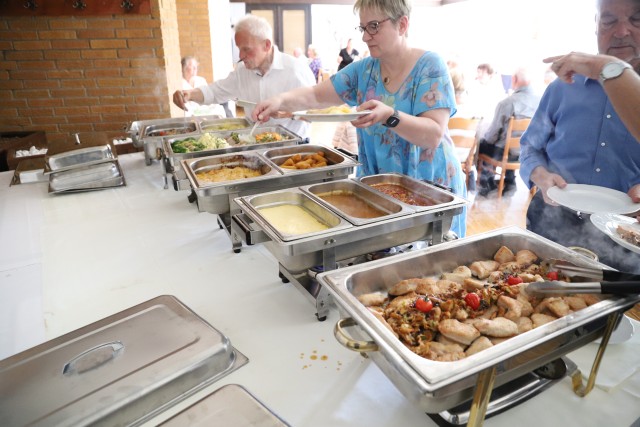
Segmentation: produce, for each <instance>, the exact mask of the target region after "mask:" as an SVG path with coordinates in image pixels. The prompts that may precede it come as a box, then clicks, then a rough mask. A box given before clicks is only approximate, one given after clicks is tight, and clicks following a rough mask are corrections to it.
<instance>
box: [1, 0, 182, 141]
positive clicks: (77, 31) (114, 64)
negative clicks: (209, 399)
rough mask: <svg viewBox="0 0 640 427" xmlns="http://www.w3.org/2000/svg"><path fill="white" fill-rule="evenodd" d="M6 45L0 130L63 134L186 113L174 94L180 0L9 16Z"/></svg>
mask: <svg viewBox="0 0 640 427" xmlns="http://www.w3.org/2000/svg"><path fill="white" fill-rule="evenodd" d="M160 5H162V7H161V6H160ZM0 52H1V57H0V132H5V131H26V130H44V131H46V133H47V139H48V140H50V141H56V140H62V139H66V138H68V137H69V135H71V134H73V133H76V132H91V131H100V132H110V133H121V131H122V129H123V128H124V126H125V125H126V124H127V123H128V122H130V121H133V120H145V119H153V118H163V117H170V116H172V115H173V116H176V115H178V114H181V113H179V110H177V107H175V106H173V105H172V104H171V101H170V97H171V94H172V92H173V90H174V89H175V88H178V87H179V86H180V78H181V74H180V64H179V61H180V56H179V54H180V48H179V42H178V28H177V16H176V9H175V0H169V1H167V0H152V2H151V14H150V15H149V14H143V15H108V16H95V17H74V16H56V17H52V16H42V17H38V16H35V17H3V19H2V20H1V21H0ZM176 63H177V65H176Z"/></svg>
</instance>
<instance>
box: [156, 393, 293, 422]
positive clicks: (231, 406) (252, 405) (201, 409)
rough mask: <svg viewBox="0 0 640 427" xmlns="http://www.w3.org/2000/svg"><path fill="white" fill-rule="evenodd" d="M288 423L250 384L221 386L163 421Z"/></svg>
mask: <svg viewBox="0 0 640 427" xmlns="http://www.w3.org/2000/svg"><path fill="white" fill-rule="evenodd" d="M211 426H233V427H287V426H289V424H287V423H286V422H285V421H283V420H282V419H281V418H280V417H278V416H277V415H276V414H274V413H273V412H272V411H271V410H270V409H269V408H267V407H266V406H265V405H264V404H263V403H262V402H260V401H259V400H258V399H257V398H256V397H255V396H254V395H252V394H251V393H250V392H249V391H247V389H246V388H244V387H242V386H240V385H237V384H228V385H226V386H224V387H220V388H219V389H218V390H216V391H214V392H213V393H211V394H210V395H208V396H207V397H205V398H203V399H202V400H200V401H198V402H196V403H194V404H193V405H191V406H190V407H188V408H187V409H185V410H184V411H182V412H180V413H179V414H177V415H175V416H174V417H172V418H170V419H168V420H167V421H165V422H164V423H162V424H160V427H211Z"/></svg>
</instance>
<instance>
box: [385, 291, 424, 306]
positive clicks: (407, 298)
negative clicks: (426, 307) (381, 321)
mask: <svg viewBox="0 0 640 427" xmlns="http://www.w3.org/2000/svg"><path fill="white" fill-rule="evenodd" d="M417 297H418V295H417V294H416V293H415V292H411V293H408V294H406V295H402V296H399V297H395V298H394V299H392V300H391V301H390V302H389V305H388V306H387V311H388V310H392V311H393V310H397V309H400V308H403V307H410V306H412V305H413V303H414V302H415V300H416V298H417Z"/></svg>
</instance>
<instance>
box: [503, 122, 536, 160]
mask: <svg viewBox="0 0 640 427" xmlns="http://www.w3.org/2000/svg"><path fill="white" fill-rule="evenodd" d="M529 123H531V119H516V118H515V117H511V119H510V120H509V125H508V126H507V139H506V142H505V144H504V154H503V156H502V161H503V162H505V163H508V161H507V159H508V158H509V150H513V149H516V148H517V149H518V150H519V149H520V138H521V137H522V134H523V133H524V131H525V130H527V128H528V127H529ZM512 163H513V162H512Z"/></svg>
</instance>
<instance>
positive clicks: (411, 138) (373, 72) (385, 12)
mask: <svg viewBox="0 0 640 427" xmlns="http://www.w3.org/2000/svg"><path fill="white" fill-rule="evenodd" d="M353 8H354V11H355V12H356V13H358V14H359V17H360V25H359V26H358V27H357V28H358V29H359V30H360V32H362V33H363V36H362V40H363V42H365V43H366V44H367V47H368V48H369V51H370V56H369V57H367V58H364V59H360V60H359V61H356V62H352V63H351V64H350V65H348V66H346V67H344V68H342V69H341V70H340V71H338V72H337V73H336V74H335V75H334V76H332V78H331V79H330V80H328V81H324V82H322V83H319V84H317V85H315V86H312V87H303V88H299V89H296V90H292V91H289V92H284V93H280V94H277V95H275V96H274V97H272V98H269V99H268V100H266V101H263V102H261V103H259V104H258V105H257V106H256V108H255V109H254V111H253V115H252V118H253V120H260V121H265V120H268V119H269V117H271V116H279V115H281V114H282V112H291V111H298V110H306V109H309V108H325V107H330V106H334V105H340V104H342V103H347V104H348V105H351V106H355V105H358V107H357V109H358V110H359V111H368V114H366V115H363V116H361V117H359V118H357V119H356V120H353V121H352V122H351V123H352V124H353V125H354V126H355V127H356V128H357V134H358V160H359V161H360V162H361V166H359V167H358V170H357V175H358V176H365V175H374V174H379V173H385V172H397V173H401V174H404V175H408V176H410V177H412V178H416V179H419V180H425V181H431V182H434V183H436V184H438V185H441V186H444V187H448V188H450V189H451V190H452V192H453V193H455V194H457V195H458V196H461V197H466V195H467V189H466V185H465V175H464V173H463V172H462V167H461V165H460V161H459V160H458V157H457V156H456V152H455V149H454V146H453V143H452V141H451V139H450V138H448V136H447V135H446V131H447V127H448V122H449V117H450V116H451V115H452V114H455V111H456V104H455V98H454V97H455V94H454V90H453V85H452V84H451V78H450V77H449V72H448V69H447V65H446V64H445V62H444V60H443V59H442V57H441V56H440V55H438V54H437V53H435V52H433V51H425V50H423V49H419V48H414V47H412V46H410V45H409V42H408V40H407V35H408V31H409V22H410V18H409V15H410V13H411V5H410V0H394V1H393V2H391V1H383V2H381V1H378V0H356V2H355V5H354V7H353ZM466 215H467V214H466V207H465V208H463V209H462V212H461V213H460V214H458V215H456V216H454V217H453V220H452V225H451V231H453V232H454V233H456V234H457V235H458V237H464V236H465V234H466Z"/></svg>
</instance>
